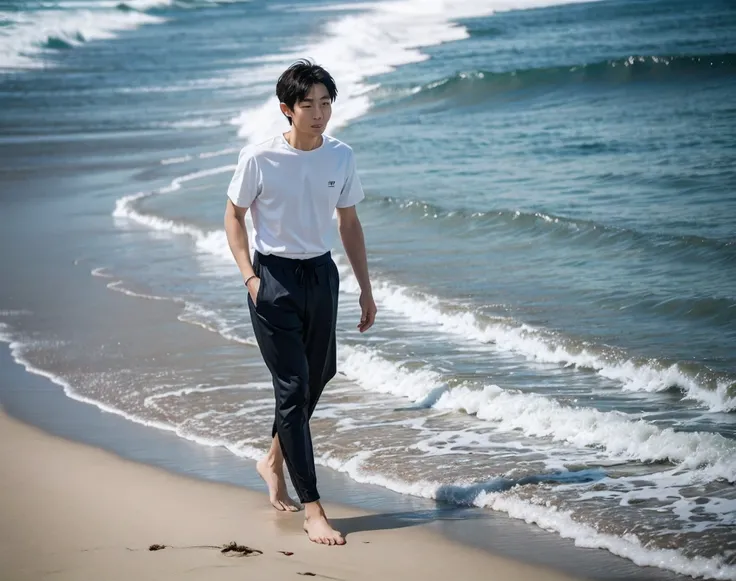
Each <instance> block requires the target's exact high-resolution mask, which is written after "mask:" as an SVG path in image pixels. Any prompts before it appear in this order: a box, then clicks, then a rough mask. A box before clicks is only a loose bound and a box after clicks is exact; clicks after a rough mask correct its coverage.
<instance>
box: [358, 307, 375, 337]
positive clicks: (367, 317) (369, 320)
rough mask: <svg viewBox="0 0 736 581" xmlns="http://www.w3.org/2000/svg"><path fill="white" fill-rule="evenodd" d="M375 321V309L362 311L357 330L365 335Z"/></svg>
mask: <svg viewBox="0 0 736 581" xmlns="http://www.w3.org/2000/svg"><path fill="white" fill-rule="evenodd" d="M375 321H376V310H375V309H369V310H367V311H363V316H362V317H361V318H360V323H358V330H359V331H360V332H361V333H365V332H366V331H367V330H368V329H370V328H371V327H372V326H373V323H374V322H375Z"/></svg>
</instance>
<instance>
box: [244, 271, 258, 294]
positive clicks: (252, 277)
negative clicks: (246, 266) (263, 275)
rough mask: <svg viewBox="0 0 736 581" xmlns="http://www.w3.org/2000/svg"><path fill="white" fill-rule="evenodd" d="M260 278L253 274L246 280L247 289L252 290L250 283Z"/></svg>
mask: <svg viewBox="0 0 736 581" xmlns="http://www.w3.org/2000/svg"><path fill="white" fill-rule="evenodd" d="M257 278H258V277H257V276H256V275H255V274H251V275H250V276H249V277H247V278H246V279H245V288H247V289H248V290H250V283H252V282H253V281H254V280H256V279H257Z"/></svg>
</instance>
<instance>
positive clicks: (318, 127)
mask: <svg viewBox="0 0 736 581" xmlns="http://www.w3.org/2000/svg"><path fill="white" fill-rule="evenodd" d="M322 128H324V124H318V125H312V129H322Z"/></svg>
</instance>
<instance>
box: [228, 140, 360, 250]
mask: <svg viewBox="0 0 736 581" xmlns="http://www.w3.org/2000/svg"><path fill="white" fill-rule="evenodd" d="M227 195H228V197H229V198H230V200H231V201H232V203H233V204H235V205H236V206H239V207H241V208H250V210H251V215H252V217H253V237H252V247H253V248H255V250H258V251H259V252H260V253H262V254H276V255H278V256H283V257H286V258H302V259H303V258H312V257H314V256H319V255H320V254H324V253H325V252H327V251H328V250H331V249H332V246H333V244H334V242H335V234H336V227H335V224H336V221H337V216H336V212H335V208H349V207H350V206H354V205H355V204H357V203H358V202H360V201H361V200H362V199H363V198H364V194H363V187H362V186H361V183H360V179H359V178H358V174H357V172H356V170H355V159H354V157H353V150H352V149H351V148H350V147H349V146H348V145H346V144H345V143H342V142H341V141H339V140H337V139H335V138H333V137H328V136H327V135H323V139H322V145H321V146H319V147H318V148H317V149H313V150H311V151H303V150H300V149H295V148H294V147H292V146H291V145H289V142H288V141H286V139H285V138H284V136H283V135H278V136H276V137H273V138H271V139H269V140H268V141H264V142H263V143H260V144H258V145H254V146H246V147H244V148H243V149H242V150H241V151H240V156H239V158H238V166H237V168H236V169H235V174H234V175H233V177H232V180H231V182H230V187H229V188H228V191H227Z"/></svg>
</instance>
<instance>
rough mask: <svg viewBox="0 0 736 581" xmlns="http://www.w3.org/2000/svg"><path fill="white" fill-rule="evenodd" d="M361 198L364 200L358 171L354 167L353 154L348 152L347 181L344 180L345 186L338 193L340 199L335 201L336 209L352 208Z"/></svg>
mask: <svg viewBox="0 0 736 581" xmlns="http://www.w3.org/2000/svg"><path fill="white" fill-rule="evenodd" d="M363 198H365V194H364V193H363V186H362V184H361V183H360V178H359V177H358V171H357V168H356V166H355V157H354V156H353V152H352V151H350V159H349V161H348V172H347V179H346V180H345V184H344V185H343V187H342V191H341V192H340V198H339V199H338V201H337V207H338V208H349V207H350V206H354V205H355V204H357V203H358V202H360V201H361V200H362V199H363Z"/></svg>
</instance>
